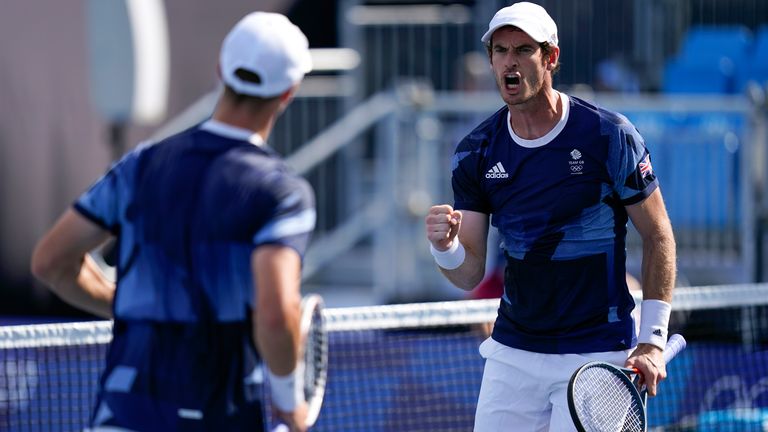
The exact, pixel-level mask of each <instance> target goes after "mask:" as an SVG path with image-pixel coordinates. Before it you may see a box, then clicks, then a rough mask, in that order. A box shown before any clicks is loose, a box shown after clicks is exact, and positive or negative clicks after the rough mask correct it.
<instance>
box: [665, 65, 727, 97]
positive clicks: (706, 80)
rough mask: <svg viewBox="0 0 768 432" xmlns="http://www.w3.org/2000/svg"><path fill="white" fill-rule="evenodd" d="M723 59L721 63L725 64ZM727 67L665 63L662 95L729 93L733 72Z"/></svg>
mask: <svg viewBox="0 0 768 432" xmlns="http://www.w3.org/2000/svg"><path fill="white" fill-rule="evenodd" d="M727 61H728V59H727V58H725V59H724V60H723V62H727ZM724 69H725V70H732V68H730V67H729V66H728V65H725V66H724V67H723V68H719V67H710V66H707V67H701V66H696V65H691V64H689V63H685V62H683V61H681V60H678V59H673V60H670V61H669V62H667V64H666V65H665V66H664V83H663V86H662V90H663V91H664V93H718V94H721V93H731V92H732V90H733V87H734V78H733V72H728V73H726V72H724Z"/></svg>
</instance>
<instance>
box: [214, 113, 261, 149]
mask: <svg viewBox="0 0 768 432" xmlns="http://www.w3.org/2000/svg"><path fill="white" fill-rule="evenodd" d="M200 129H202V130H204V131H208V132H210V133H213V134H216V135H221V136H223V137H225V138H231V139H236V140H241V141H248V142H249V143H251V144H254V145H257V146H264V145H266V143H265V142H264V138H262V137H261V135H259V134H258V133H256V132H254V131H252V130H248V129H243V128H239V127H237V126H232V125H230V124H226V123H222V122H220V121H218V120H214V119H209V120H206V121H205V122H203V124H201V125H200Z"/></svg>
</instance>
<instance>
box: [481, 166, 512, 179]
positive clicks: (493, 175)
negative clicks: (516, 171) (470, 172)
mask: <svg viewBox="0 0 768 432" xmlns="http://www.w3.org/2000/svg"><path fill="white" fill-rule="evenodd" d="M485 178H487V179H497V178H509V174H508V173H507V171H506V170H504V166H503V165H502V164H501V162H496V165H494V166H493V168H491V169H489V170H488V172H487V173H485Z"/></svg>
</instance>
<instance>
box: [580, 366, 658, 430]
mask: <svg viewBox="0 0 768 432" xmlns="http://www.w3.org/2000/svg"><path fill="white" fill-rule="evenodd" d="M578 381H579V383H578V385H575V386H574V395H573V396H574V403H575V406H576V410H577V411H578V413H579V419H580V420H581V422H582V424H583V426H584V427H585V429H587V430H589V431H601V432H602V431H606V432H617V431H622V432H624V431H629V432H632V431H644V430H645V424H644V419H643V406H642V404H641V403H640V401H639V400H637V398H636V397H634V396H633V392H634V389H630V388H629V387H628V386H632V383H631V382H630V381H629V380H628V379H624V378H622V377H620V376H617V375H616V374H615V373H613V372H612V371H610V370H608V369H605V368H601V367H594V368H587V369H585V370H583V371H582V373H581V374H580V375H579V378H578Z"/></svg>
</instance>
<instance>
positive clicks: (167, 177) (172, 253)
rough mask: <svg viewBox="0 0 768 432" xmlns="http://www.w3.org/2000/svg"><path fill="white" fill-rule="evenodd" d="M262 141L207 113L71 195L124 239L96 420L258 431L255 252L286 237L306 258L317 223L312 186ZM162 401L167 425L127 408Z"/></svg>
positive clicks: (82, 208) (79, 207)
mask: <svg viewBox="0 0 768 432" xmlns="http://www.w3.org/2000/svg"><path fill="white" fill-rule="evenodd" d="M261 144H263V142H262V141H261V138H260V137H259V136H258V135H255V134H252V132H249V131H246V130H243V129H238V128H234V127H232V126H228V125H225V124H222V123H219V122H216V121H212V120H209V121H207V122H205V123H203V124H201V125H199V126H197V127H193V128H191V129H189V130H187V131H184V132H182V133H180V134H177V135H175V136H172V137H170V138H167V139H165V140H163V141H161V142H159V143H156V144H148V145H141V146H139V147H138V148H137V149H136V150H134V151H132V152H130V153H128V154H127V155H126V156H124V157H123V158H122V159H121V160H120V161H119V162H117V163H116V164H115V165H114V166H112V167H111V169H110V170H109V171H108V172H107V173H106V174H105V175H104V176H103V177H102V178H101V179H99V180H98V181H97V182H96V183H95V184H94V185H93V186H91V188H90V189H89V190H88V191H86V192H85V193H84V194H83V195H82V196H81V197H80V198H79V199H78V200H77V202H76V203H75V205H74V207H75V209H76V210H78V211H79V212H80V213H81V214H83V215H84V216H86V217H87V218H88V219H90V220H92V221H93V222H95V223H97V224H99V225H101V226H102V227H104V228H105V229H107V230H109V231H111V232H112V233H113V234H115V235H116V236H117V239H118V245H117V248H118V262H117V275H118V280H117V292H116V295H115V302H114V317H115V329H114V339H113V342H112V344H111V346H110V349H109V354H108V359H107V367H106V371H105V373H104V375H103V378H102V382H101V386H102V387H101V392H100V404H99V406H98V408H97V410H96V412H95V416H94V424H95V425H115V426H121V427H127V428H129V429H135V430H149V429H152V428H155V427H157V428H159V429H162V428H169V429H185V428H187V426H189V425H185V423H184V422H185V421H193V422H194V421H198V422H199V421H200V419H196V417H201V416H202V417H204V421H205V422H206V423H205V424H206V425H207V426H206V427H208V426H210V427H214V426H215V427H224V428H225V429H227V428H229V429H232V428H235V429H239V428H240V427H241V426H242V427H254V428H256V429H255V430H259V429H260V428H261V426H258V427H257V426H254V425H256V424H260V422H261V417H260V416H261V409H260V408H259V404H260V400H259V399H260V397H259V395H258V393H259V392H258V391H257V390H256V387H254V386H249V385H248V383H247V382H246V381H247V379H246V378H247V377H248V376H249V375H250V374H252V373H253V371H254V370H255V367H256V366H257V365H258V363H259V358H258V353H257V352H256V349H255V347H254V344H253V341H252V337H251V334H252V326H251V318H250V313H251V310H253V308H254V304H253V302H254V301H255V295H254V287H253V277H252V273H251V254H252V252H253V251H254V250H255V249H256V248H257V247H259V246H261V245H266V244H277V245H284V246H287V247H291V248H293V249H295V250H296V251H297V252H298V253H299V254H301V255H303V253H304V251H305V249H306V246H307V243H308V240H309V235H310V233H311V231H312V230H313V228H314V224H315V207H314V194H313V192H312V189H311V187H310V186H309V184H308V183H307V182H306V181H305V180H304V179H302V178H300V177H298V176H296V175H294V174H292V173H291V172H290V171H289V170H288V169H287V167H286V166H285V164H284V162H283V161H282V160H281V158H280V157H278V155H277V154H275V153H274V152H273V151H271V150H270V149H269V148H267V147H265V146H264V145H261ZM256 289H258V287H256ZM251 381H253V382H252V383H251V384H254V385H257V384H258V382H257V381H258V380H251ZM158 401H163V402H162V403H163V404H166V405H168V410H169V411H168V416H167V417H168V418H167V419H165V420H167V421H161V420H162V418H163V416H161V417H159V418H158V419H155V418H153V419H147V418H142V416H137V415H135V414H132V413H131V410H132V409H138V408H139V407H142V406H145V405H146V404H153V403H156V402H158ZM156 406H157V405H155V408H154V409H157V408H156ZM180 410H181V411H180ZM181 413H186V414H187V415H186V417H185V416H183V415H181ZM203 414H204V416H203ZM256 416H258V418H256ZM144 422H149V423H146V424H145V423H144ZM158 424H162V425H163V426H162V427H160V426H158Z"/></svg>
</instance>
